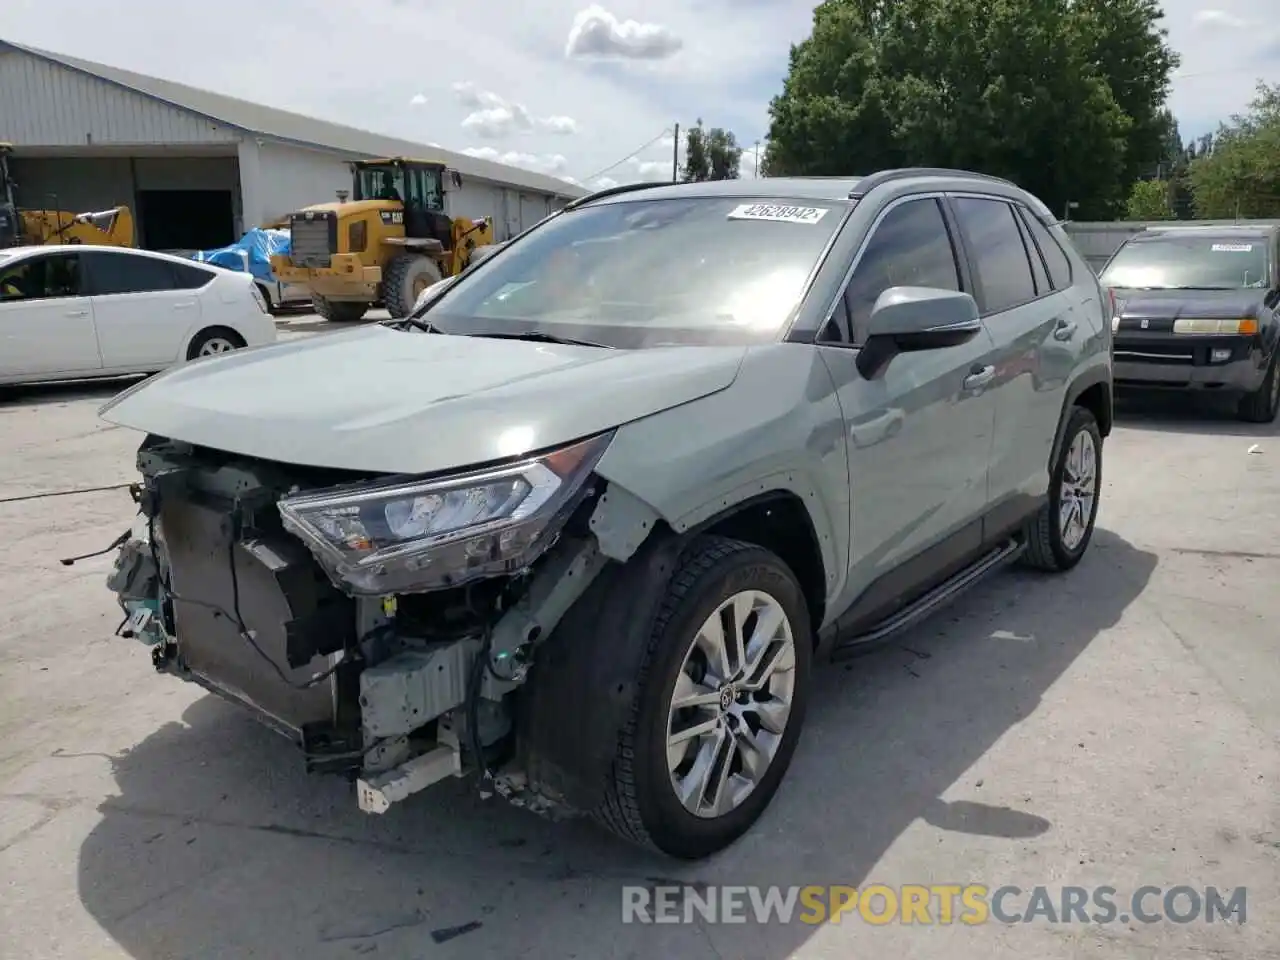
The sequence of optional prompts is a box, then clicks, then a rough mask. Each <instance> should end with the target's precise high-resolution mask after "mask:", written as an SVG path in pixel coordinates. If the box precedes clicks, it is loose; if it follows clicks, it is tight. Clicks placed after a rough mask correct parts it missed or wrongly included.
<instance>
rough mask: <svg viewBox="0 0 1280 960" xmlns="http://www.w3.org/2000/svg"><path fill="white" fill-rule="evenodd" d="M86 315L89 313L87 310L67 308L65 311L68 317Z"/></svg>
mask: <svg viewBox="0 0 1280 960" xmlns="http://www.w3.org/2000/svg"><path fill="white" fill-rule="evenodd" d="M88 315H89V311H88V310H68V311H67V316H68V317H87V316H88Z"/></svg>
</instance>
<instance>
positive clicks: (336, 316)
mask: <svg viewBox="0 0 1280 960" xmlns="http://www.w3.org/2000/svg"><path fill="white" fill-rule="evenodd" d="M311 309H312V310H313V311H314V312H315V313H317V314H319V315H320V316H322V317H324V319H326V320H329V321H331V322H333V323H355V322H356V321H357V320H362V319H364V315H365V314H366V313H367V312H368V310H369V305H368V304H367V303H353V302H351V301H349V300H326V299H325V298H324V297H320V296H316V295H315V294H314V293H313V294H312V295H311Z"/></svg>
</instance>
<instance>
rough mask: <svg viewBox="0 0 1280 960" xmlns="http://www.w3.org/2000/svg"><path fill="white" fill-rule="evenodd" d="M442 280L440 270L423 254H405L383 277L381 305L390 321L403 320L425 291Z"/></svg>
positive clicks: (398, 258) (399, 257) (401, 255)
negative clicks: (389, 316)
mask: <svg viewBox="0 0 1280 960" xmlns="http://www.w3.org/2000/svg"><path fill="white" fill-rule="evenodd" d="M441 279H442V277H441V276H440V267H439V266H438V265H437V264H436V262H435V261H434V260H432V259H431V258H430V257H425V256H423V255H422V254H420V253H402V254H400V255H399V256H398V257H396V258H395V259H394V260H392V261H391V262H390V263H388V264H387V268H386V270H385V271H384V272H383V275H382V304H383V306H385V307H386V308H387V313H389V314H391V319H393V320H401V319H403V318H404V317H407V316H408V315H409V314H410V313H411V312H412V311H413V305H414V303H416V302H417V300H418V297H419V296H420V295H421V294H422V291H423V290H425V289H427V287H429V286H431V285H432V284H433V283H437V282H439V281H440V280H441Z"/></svg>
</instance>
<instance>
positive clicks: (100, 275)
mask: <svg viewBox="0 0 1280 960" xmlns="http://www.w3.org/2000/svg"><path fill="white" fill-rule="evenodd" d="M85 257H86V259H87V260H88V262H89V276H90V278H91V286H92V292H93V294H94V295H95V296H100V297H103V296H110V295H112V294H118V293H153V292H155V291H158V290H175V289H177V279H176V277H175V276H174V272H173V270H172V265H171V264H170V263H169V262H168V261H167V260H156V259H153V258H151V257H142V256H138V255H137V254H132V253H90V254H85Z"/></svg>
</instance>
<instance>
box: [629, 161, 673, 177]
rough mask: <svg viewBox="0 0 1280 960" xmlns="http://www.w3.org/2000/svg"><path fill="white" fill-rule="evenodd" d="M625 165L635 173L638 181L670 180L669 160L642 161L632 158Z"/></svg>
mask: <svg viewBox="0 0 1280 960" xmlns="http://www.w3.org/2000/svg"><path fill="white" fill-rule="evenodd" d="M627 164H628V165H629V166H630V167H631V169H632V170H634V171H635V172H636V176H637V178H638V179H640V180H670V179H671V160H670V158H668V159H666V160H642V159H640V158H639V157H632V158H631V159H630V160H629V161H627Z"/></svg>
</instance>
